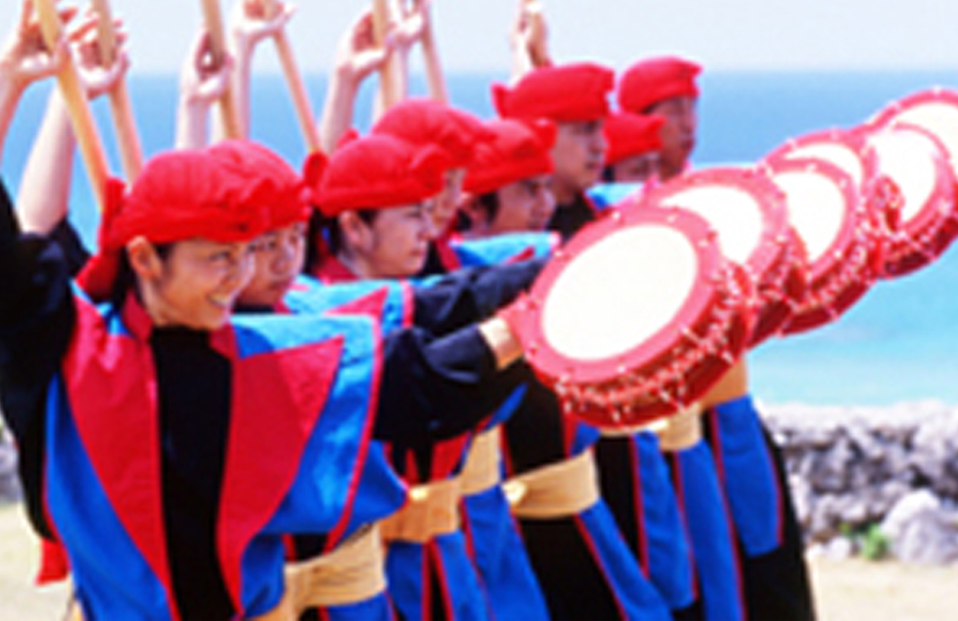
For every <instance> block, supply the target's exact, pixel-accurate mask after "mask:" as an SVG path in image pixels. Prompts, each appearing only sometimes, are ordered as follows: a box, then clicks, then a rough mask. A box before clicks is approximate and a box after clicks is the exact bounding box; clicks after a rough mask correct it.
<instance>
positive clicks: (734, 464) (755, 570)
mask: <svg viewBox="0 0 958 621" xmlns="http://www.w3.org/2000/svg"><path fill="white" fill-rule="evenodd" d="M704 422H705V430H706V435H707V436H708V437H709V439H710V442H711V446H712V451H713V454H714V455H715V461H716V466H717V468H718V474H719V479H720V482H721V485H722V488H723V491H724V494H725V498H726V500H727V502H728V507H729V509H730V513H731V519H732V522H733V524H734V526H735V532H736V540H737V543H738V553H739V557H740V559H741V561H740V562H741V565H742V580H743V583H744V588H745V604H746V608H747V613H748V617H749V618H750V619H811V618H814V616H815V614H814V605H813V602H812V595H811V588H810V585H809V580H808V574H807V570H806V567H805V562H804V558H803V545H802V535H801V529H800V527H799V525H798V520H797V519H796V517H795V509H794V507H793V505H792V499H791V495H790V493H789V489H788V482H787V480H786V478H785V468H784V464H783V461H782V456H781V451H780V450H779V449H778V447H776V446H775V443H774V442H773V441H772V439H771V438H770V437H769V434H768V432H767V431H766V430H765V428H764V427H763V425H762V422H761V418H760V416H759V414H758V411H757V409H756V407H755V403H754V401H753V399H752V397H751V395H743V396H741V397H739V398H737V399H733V400H731V401H727V402H724V403H720V404H718V405H715V406H713V407H712V408H710V409H709V410H708V411H707V412H706V415H705V419H704Z"/></svg>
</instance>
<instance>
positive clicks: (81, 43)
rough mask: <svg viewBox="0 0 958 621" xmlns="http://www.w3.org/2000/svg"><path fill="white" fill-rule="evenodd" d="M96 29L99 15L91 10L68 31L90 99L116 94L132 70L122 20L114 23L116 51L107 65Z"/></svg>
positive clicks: (70, 26) (82, 80)
mask: <svg viewBox="0 0 958 621" xmlns="http://www.w3.org/2000/svg"><path fill="white" fill-rule="evenodd" d="M96 26H97V21H96V16H95V15H94V14H93V12H92V11H87V12H85V13H84V15H83V17H82V18H81V19H79V20H77V21H76V22H75V23H71V24H70V25H69V26H68V28H67V39H68V40H69V42H70V46H71V48H72V50H73V53H74V56H75V58H76V65H77V72H78V74H79V76H80V81H81V82H82V83H83V86H84V88H85V90H86V94H87V97H88V98H90V99H96V98H97V97H99V96H100V95H103V94H104V93H109V92H111V91H113V90H114V89H115V88H116V87H117V85H119V84H120V81H121V80H122V78H123V76H124V75H126V72H127V71H128V70H129V68H130V57H129V55H128V53H127V49H126V41H127V33H126V31H124V30H123V22H122V20H119V19H117V20H114V22H113V27H114V29H115V30H116V44H117V48H116V51H115V53H114V54H113V60H112V62H110V63H107V62H104V58H103V53H102V51H101V49H100V45H99V39H98V35H97V30H96Z"/></svg>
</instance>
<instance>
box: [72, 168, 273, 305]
mask: <svg viewBox="0 0 958 621" xmlns="http://www.w3.org/2000/svg"><path fill="white" fill-rule="evenodd" d="M264 183H265V181H264V180H263V179H262V178H259V177H257V178H255V179H252V180H250V179H248V178H246V176H245V171H244V170H243V169H242V168H240V167H238V166H234V165H230V164H228V163H227V162H224V161H221V160H220V159H218V158H215V157H213V156H212V155H211V154H210V153H209V152H208V151H201V150H181V151H169V152H166V153H162V154H160V155H157V156H156V157H154V158H153V159H152V160H150V161H149V162H147V163H146V165H145V166H144V167H143V170H142V171H141V172H140V175H139V177H137V179H136V181H135V182H134V184H133V187H132V188H130V191H129V192H128V193H126V194H124V187H123V184H122V183H121V182H119V181H117V180H115V179H111V180H110V181H109V182H108V184H107V190H106V197H107V200H106V205H105V208H104V212H103V220H102V222H101V224H100V234H99V242H100V248H99V252H98V253H97V255H96V256H94V257H93V258H92V259H91V260H90V261H89V262H88V263H87V265H86V267H85V268H84V270H83V272H82V273H81V274H80V276H79V281H80V283H81V286H82V287H83V288H84V289H85V290H86V292H87V293H88V294H89V295H90V296H91V297H93V298H94V299H102V298H105V297H107V296H108V295H109V292H110V289H111V288H112V286H113V281H114V280H115V279H116V274H117V269H118V266H119V258H120V252H121V251H122V249H123V247H124V246H125V245H126V244H127V242H129V241H130V240H131V239H133V238H134V237H137V236H140V235H142V236H144V237H145V238H146V239H148V240H150V241H151V242H154V243H171V242H177V241H182V240H186V239H192V238H194V237H203V238H205V239H210V240H213V241H217V242H234V241H244V240H249V239H253V238H254V237H256V236H257V235H259V234H260V233H262V232H263V231H265V230H266V227H267V224H268V217H267V213H266V210H265V209H264V207H263V203H262V196H263V194H264V191H263V185H264Z"/></svg>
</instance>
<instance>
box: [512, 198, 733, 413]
mask: <svg viewBox="0 0 958 621" xmlns="http://www.w3.org/2000/svg"><path fill="white" fill-rule="evenodd" d="M641 234H656V235H662V237H663V238H666V239H667V240H668V241H669V243H670V244H671V243H673V242H675V248H676V249H677V250H680V251H681V253H683V254H681V257H683V258H684V257H692V258H694V261H691V260H690V261H689V262H688V265H689V266H692V265H694V270H690V271H689V273H687V274H685V275H686V276H689V277H690V282H691V284H692V286H691V287H690V290H689V291H687V292H686V293H683V291H684V290H677V291H678V292H679V295H678V296H676V300H678V299H679V298H681V302H680V303H679V304H677V306H678V309H677V311H675V312H674V313H673V314H672V315H670V319H668V320H667V321H666V322H664V324H662V325H660V324H659V323H655V324H654V326H653V329H651V330H648V331H647V332H646V333H645V334H643V336H642V337H641V340H638V341H637V342H633V343H625V344H624V345H622V344H620V343H616V349H615V351H608V352H603V353H601V354H599V355H584V354H581V353H577V352H572V351H570V348H568V347H565V345H559V344H557V343H556V341H557V340H559V339H554V338H553V339H551V340H550V335H549V329H548V326H547V325H546V324H547V322H549V321H551V320H552V319H553V317H554V316H555V313H557V312H558V313H559V314H560V315H561V314H562V313H563V312H572V313H573V316H572V317H571V318H572V319H573V320H579V319H581V318H580V317H578V315H579V314H582V313H583V312H585V313H591V312H592V311H594V310H595V309H596V308H599V309H600V310H601V309H602V308H604V307H603V306H601V305H602V304H604V303H605V302H606V301H615V302H618V301H619V299H618V298H619V296H618V295H617V294H616V292H621V291H623V290H624V288H625V287H628V286H629V282H615V277H618V278H622V271H623V270H627V267H626V266H623V270H616V271H617V272H618V273H616V274H608V273H601V274H596V275H595V276H596V277H598V278H602V279H604V280H603V281H602V283H601V285H598V286H600V287H601V290H600V294H601V298H602V299H601V300H592V302H591V303H592V304H593V306H592V308H591V309H590V308H588V306H589V303H588V302H586V303H585V304H584V305H583V308H580V309H574V310H572V311H568V310H563V308H566V307H562V308H559V307H556V306H555V304H556V303H558V302H557V300H558V301H560V302H562V301H568V300H569V299H571V298H569V292H575V294H578V291H577V289H578V287H575V285H576V282H577V281H576V280H575V278H576V277H579V276H581V275H582V273H583V271H582V270H584V269H585V266H590V265H591V266H592V267H595V266H596V264H595V262H594V259H595V258H596V257H598V256H601V252H597V251H600V250H601V249H603V248H604V249H605V251H606V252H611V254H612V255H613V257H615V256H617V255H616V254H615V253H616V252H618V251H619V250H621V249H622V248H628V249H630V251H631V248H633V247H634V246H632V245H627V244H634V243H636V242H640V241H641V239H644V238H639V237H638V236H639V235H641ZM676 236H680V237H681V238H682V239H681V242H682V243H681V244H680V243H679V241H680V240H679V239H678V237H676ZM682 244H684V245H682ZM648 251H649V252H652V251H653V250H648ZM663 253H664V254H668V253H667V252H664V251H663ZM632 258H633V259H639V261H638V262H637V263H636V265H640V266H641V268H640V269H641V270H642V271H643V272H645V273H646V275H652V276H653V278H652V280H653V281H654V280H655V278H664V275H663V273H662V269H663V263H662V262H658V263H654V262H652V263H650V262H647V261H642V259H643V257H641V253H638V256H633V257H632ZM590 261H593V262H592V263H591V264H590V263H589V262H590ZM600 267H605V266H604V265H602V264H601V263H600ZM579 268H581V269H579ZM577 269H578V271H576V270H577ZM673 269H676V270H679V269H681V268H680V267H673ZM570 274H571V275H570ZM586 276H588V274H586ZM631 276H632V278H633V283H636V282H638V281H639V280H640V279H639V276H641V274H639V273H638V272H632V274H631ZM669 276H671V277H672V280H671V281H669V282H679V281H680V280H681V278H680V276H676V273H672V274H670V275H669ZM570 282H571V285H572V287H571V288H569V287H568V286H567V285H569V284H570ZM580 282H581V281H580ZM656 282H664V281H656ZM646 284H648V283H646ZM636 286H638V285H636ZM750 287H751V283H750V281H749V279H748V278H747V276H745V275H744V272H743V270H741V269H740V268H737V267H736V266H735V265H734V264H732V263H731V262H729V261H727V260H726V259H725V258H724V257H723V256H722V254H721V252H720V250H719V247H718V242H717V240H716V235H715V233H714V231H713V230H712V229H711V227H710V226H709V224H708V223H707V222H706V221H705V220H704V219H702V218H701V217H699V216H697V215H695V214H692V213H688V212H684V211H680V210H663V209H652V208H642V207H636V208H632V209H629V210H625V211H620V210H616V211H614V212H612V213H610V215H609V216H608V217H606V218H603V219H601V220H598V221H596V222H593V223H592V224H590V225H588V226H587V227H585V228H583V229H582V230H581V231H580V232H579V233H578V234H577V235H576V236H575V237H573V238H572V239H571V240H570V241H569V242H568V244H567V245H566V246H564V247H563V248H561V249H559V250H558V251H557V252H556V254H555V256H554V257H553V259H552V260H551V261H550V262H549V263H548V264H547V265H546V267H545V268H544V269H543V271H542V273H541V274H540V276H539V278H538V279H537V281H536V282H535V284H534V285H533V287H532V290H531V291H530V293H529V296H528V299H527V300H526V304H525V310H524V312H523V313H522V314H521V315H520V318H519V338H520V340H521V341H522V344H523V346H524V349H525V351H526V359H527V361H528V362H529V364H530V365H531V366H532V368H533V369H534V370H535V371H536V373H537V375H538V376H539V377H540V378H541V379H542V381H543V382H544V383H545V384H546V385H548V386H549V387H551V388H552V389H553V390H554V391H555V393H556V394H557V396H558V397H559V400H560V402H561V404H562V409H563V412H564V413H565V414H567V415H570V416H573V417H576V418H578V419H581V420H585V421H586V422H588V423H590V424H594V425H597V426H600V427H606V428H625V427H635V426H639V425H644V424H647V423H649V422H651V421H654V420H656V419H658V418H662V417H665V416H668V415H670V414H673V413H675V412H676V411H678V410H679V409H680V408H682V407H685V406H686V405H688V404H690V403H692V402H694V401H695V400H696V399H698V398H700V397H701V396H702V395H703V394H704V393H705V392H706V391H707V390H708V389H709V388H710V387H711V386H712V385H713V384H714V383H715V382H716V381H717V380H718V379H719V378H720V377H721V376H722V375H723V374H724V373H725V372H726V371H727V370H728V369H729V368H730V367H731V366H732V365H733V364H734V363H735V361H736V360H737V358H738V357H739V356H740V355H741V354H742V353H743V352H744V351H745V349H746V344H747V339H748V335H749V333H750V329H751V308H750V299H751V295H752V292H751V290H750ZM557 291H559V293H558V294H557ZM637 293H638V294H640V295H641V294H643V293H644V292H643V291H637ZM652 293H653V294H654V292H652ZM563 296H564V297H563ZM583 296H584V294H583ZM683 296H684V297H683ZM584 297H587V296H584ZM635 299H636V298H633V300H635ZM578 301H579V300H578V299H577V300H576V304H574V305H577V304H578ZM596 302H598V304H599V305H600V306H595V304H596ZM574 305H573V306H574ZM673 310H674V309H673V308H668V309H665V311H663V312H664V313H672V311H673ZM619 311H621V312H624V313H625V315H621V316H622V317H626V318H628V317H634V316H638V313H642V312H643V308H625V309H622V308H621V307H620V308H617V309H616V312H619ZM647 312H648V314H650V315H653V316H654V315H655V313H654V312H652V311H651V310H647ZM599 314H602V313H601V312H600V313H599ZM606 318H607V317H606ZM566 319H568V317H566ZM591 319H593V321H592V326H591V327H590V326H583V325H581V324H580V323H576V324H575V326H576V330H580V331H581V330H591V332H589V333H586V334H584V335H580V336H582V338H583V340H582V342H589V343H591V342H592V341H593V339H595V340H599V341H609V339H610V338H612V339H618V338H620V337H621V338H622V339H627V338H629V337H630V336H632V337H635V338H637V339H639V338H640V337H638V336H636V334H632V335H628V334H623V332H627V331H623V330H614V328H615V326H613V330H614V331H613V332H611V333H610V332H607V330H609V325H608V324H606V323H605V322H604V321H603V319H604V318H603V317H598V318H597V317H591ZM566 325H568V324H566ZM593 335H594V336H593Z"/></svg>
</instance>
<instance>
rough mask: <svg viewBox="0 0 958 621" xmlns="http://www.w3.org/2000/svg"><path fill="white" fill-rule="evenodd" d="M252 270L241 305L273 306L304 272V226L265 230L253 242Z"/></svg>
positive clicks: (239, 301) (298, 223)
mask: <svg viewBox="0 0 958 621" xmlns="http://www.w3.org/2000/svg"><path fill="white" fill-rule="evenodd" d="M252 247H253V261H254V264H255V268H254V270H253V277H252V278H251V279H250V281H249V284H248V285H246V288H245V289H243V291H242V293H240V296H239V299H238V300H237V302H238V303H239V304H240V305H241V306H258V307H270V308H272V307H273V306H276V304H278V303H279V301H280V300H282V299H283V295H285V294H286V291H287V290H288V289H289V287H290V285H292V284H293V281H294V280H296V276H297V275H299V273H300V272H301V271H302V269H303V261H304V260H305V256H306V223H305V222H296V223H294V224H291V225H289V226H284V227H282V228H278V229H274V230H272V231H268V232H266V233H264V234H263V235H261V236H259V237H258V238H257V239H255V240H254V241H253V245H252Z"/></svg>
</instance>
